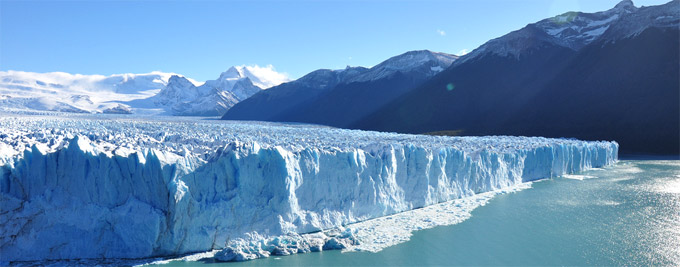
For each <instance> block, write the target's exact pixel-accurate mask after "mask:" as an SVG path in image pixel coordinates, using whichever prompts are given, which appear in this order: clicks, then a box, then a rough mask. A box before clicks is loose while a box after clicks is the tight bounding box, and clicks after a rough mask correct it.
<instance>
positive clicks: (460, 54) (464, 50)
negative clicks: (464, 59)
mask: <svg viewBox="0 0 680 267" xmlns="http://www.w3.org/2000/svg"><path fill="white" fill-rule="evenodd" d="M469 52H470V51H468V50H467V48H465V49H463V50H460V51H458V53H457V55H458V56H464V55H465V54H467V53H469Z"/></svg>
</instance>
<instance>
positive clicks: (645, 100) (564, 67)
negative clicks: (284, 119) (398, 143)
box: [351, 27, 680, 154]
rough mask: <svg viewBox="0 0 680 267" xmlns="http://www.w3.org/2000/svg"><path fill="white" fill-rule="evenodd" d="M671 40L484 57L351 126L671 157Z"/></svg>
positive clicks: (672, 36) (674, 34) (649, 36)
mask: <svg viewBox="0 0 680 267" xmlns="http://www.w3.org/2000/svg"><path fill="white" fill-rule="evenodd" d="M679 40H680V38H679V37H678V28H677V27H665V28H656V27H651V28H647V29H646V30H643V31H642V32H640V33H638V34H637V35H632V36H629V37H625V38H621V39H618V40H614V41H612V40H608V39H603V40H600V41H595V42H593V43H590V44H588V45H586V46H585V47H583V48H582V49H580V50H578V51H573V50H570V49H567V48H563V47H560V46H558V45H550V43H549V42H541V43H538V44H532V45H531V46H530V47H531V48H530V49H529V50H527V51H528V52H522V53H521V54H520V55H519V56H518V57H514V56H512V55H509V56H505V57H504V56H501V55H497V54H492V53H489V54H486V55H483V56H478V57H477V58H475V59H473V60H468V61H467V62H465V63H464V64H459V65H455V64H454V65H455V66H454V67H452V68H450V69H448V70H446V71H445V72H442V73H441V74H440V75H437V76H435V77H434V78H433V79H432V80H431V81H429V82H427V83H425V84H424V85H423V86H421V87H419V88H418V89H416V90H413V91H412V92H410V93H408V94H406V95H404V96H402V97H400V98H399V99H397V100H395V101H393V102H391V103H390V104H388V105H386V106H385V107H384V108H382V109H380V110H379V111H377V112H375V113H373V114H372V115H371V116H368V117H367V118H365V119H363V120H361V121H359V122H357V123H355V124H353V125H351V126H352V128H359V129H369V130H380V131H397V132H409V133H424V132H432V131H440V130H464V132H463V134H465V135H489V134H507V135H539V136H547V137H575V138H580V139H588V140H597V139H605V140H617V141H619V142H620V144H621V152H622V153H655V154H678V153H680V145H679V144H678V140H679V138H680V132H679V131H678V125H679V124H680V107H679V105H680V104H679V103H680V96H679V92H680V78H679V77H678V73H679V72H680V70H679V65H680V64H679V59H680V56H679V55H678V50H679V47H680V46H679ZM450 85H453V86H454V87H455V88H453V89H452V90H447V86H450Z"/></svg>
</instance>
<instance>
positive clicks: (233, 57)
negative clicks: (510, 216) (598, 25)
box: [0, 0, 669, 81]
mask: <svg viewBox="0 0 680 267" xmlns="http://www.w3.org/2000/svg"><path fill="white" fill-rule="evenodd" d="M618 2H620V1H617V0H602V1H584V0H561V1H539V0H513V1H501V2H498V1H490V0H485V1H474V2H465V1H451V2H442V1H419V2H416V1H379V2H363V1H350V2H336V1H332V2H322V3H319V2H309V1H266V2H255V3H252V2H243V1H230V2H210V1H200V2H169V3H165V2H155V1H144V2H127V1H120V2H115V1H113V2H89V1H84V2H83V1H66V2H43V1H29V2H20V1H0V32H2V34H1V35H0V70H1V71H9V70H13V71H24V72H39V73H45V72H66V73H71V74H83V75H94V74H97V75H104V76H109V75H113V74H125V73H136V74H139V73H151V72H155V71H159V72H165V73H177V74H181V75H184V76H185V77H188V78H192V79H194V80H196V81H206V80H212V79H216V78H217V77H218V76H219V74H220V73H222V72H224V71H226V70H227V69H228V68H229V67H231V66H243V65H245V66H255V65H256V66H260V67H267V66H272V68H273V69H274V70H275V71H277V72H280V73H284V74H286V75H287V76H288V78H289V79H293V80H294V79H297V78H300V77H301V76H303V75H305V74H307V73H309V72H311V71H314V70H316V69H342V68H345V66H363V67H371V66H374V65H376V64H378V63H380V62H382V61H384V60H386V59H388V58H390V57H392V56H396V55H399V54H402V53H405V52H407V51H412V50H430V51H435V52H443V53H448V54H455V55H461V54H465V53H467V52H470V51H472V50H474V49H475V48H477V47H479V46H480V45H482V44H483V43H485V42H486V41H488V40H490V39H493V38H496V37H500V36H502V35H504V34H507V33H509V32H511V31H514V30H517V29H520V28H522V27H524V26H526V25H527V24H529V23H534V22H536V21H539V20H541V19H545V18H549V17H553V16H556V15H559V14H563V13H565V12H568V11H580V12H587V13H592V12H598V11H604V10H608V9H611V8H612V7H614V6H615V5H616V4H617V3H618ZM633 2H634V4H635V6H637V7H640V6H651V5H659V4H664V3H667V2H669V1H668V0H637V1H633ZM328 10H333V12H332V14H331V13H330V12H328ZM404 10H406V11H404ZM253 14H259V15H260V16H253ZM490 17H491V18H492V19H489V18H490ZM499 22H500V23H499Z"/></svg>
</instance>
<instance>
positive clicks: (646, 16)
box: [455, 0, 680, 65]
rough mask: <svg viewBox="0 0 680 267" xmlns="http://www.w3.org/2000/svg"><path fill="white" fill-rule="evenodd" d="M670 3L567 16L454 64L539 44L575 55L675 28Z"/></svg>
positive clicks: (508, 37) (484, 47)
mask: <svg viewBox="0 0 680 267" xmlns="http://www.w3.org/2000/svg"><path fill="white" fill-rule="evenodd" d="M672 2H677V0H675V1H672ZM672 2H671V3H669V4H666V5H664V6H665V7H666V8H654V7H641V8H638V7H635V5H634V4H633V2H632V1H630V0H623V1H621V2H620V3H618V4H617V5H616V6H615V7H614V8H612V9H609V10H606V11H602V12H596V13H583V12H567V13H564V14H561V15H558V16H555V17H552V18H547V19H544V20H541V21H539V22H536V23H532V24H529V25H527V26H526V27H524V28H522V29H520V30H517V31H514V32H511V33H509V34H506V35H504V36H502V37H499V38H496V39H493V40H490V41H488V42H487V43H485V44H484V45H482V46H480V47H479V48H477V49H475V50H474V51H472V52H471V53H469V54H467V55H465V56H464V57H462V58H461V59H460V60H458V61H457V62H456V63H455V64H456V65H458V64H462V63H464V62H466V61H468V60H472V59H474V58H479V57H480V56H483V55H487V54H490V53H491V54H496V55H500V56H514V57H519V56H520V54H522V53H523V52H525V51H527V50H530V49H532V48H535V47H537V46H539V45H540V44H541V43H547V44H550V45H558V46H561V47H566V48H569V49H572V50H575V51H576V50H579V49H581V48H582V47H584V46H586V45H588V44H590V43H592V42H593V41H595V40H598V39H601V38H604V39H606V40H608V41H616V40H618V39H622V38H626V37H629V36H631V35H635V34H637V33H640V32H641V31H642V30H644V29H646V28H649V27H673V26H676V27H677V25H678V19H677V14H679V13H680V10H678V5H677V4H672ZM610 28H611V29H610Z"/></svg>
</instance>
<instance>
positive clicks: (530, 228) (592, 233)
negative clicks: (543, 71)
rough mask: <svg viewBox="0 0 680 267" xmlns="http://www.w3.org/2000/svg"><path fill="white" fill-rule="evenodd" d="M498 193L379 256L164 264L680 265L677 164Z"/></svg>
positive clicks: (650, 164) (624, 168)
mask: <svg viewBox="0 0 680 267" xmlns="http://www.w3.org/2000/svg"><path fill="white" fill-rule="evenodd" d="M568 177H569V178H564V177H560V178H555V179H547V180H543V181H540V182H535V183H533V185H532V188H530V189H526V190H522V191H519V192H514V193H508V194H503V195H498V196H496V197H494V198H493V199H492V200H491V201H489V203H488V204H487V205H485V206H482V207H479V208H477V209H475V210H474V211H473V212H472V217H471V218H470V219H468V220H466V221H464V222H462V223H459V224H456V225H450V226H440V227H436V228H432V229H428V230H422V231H418V232H415V233H414V235H413V236H412V237H411V240H410V241H408V242H406V243H402V244H399V245H395V246H392V247H389V248H386V249H384V250H382V251H380V252H378V253H370V252H346V253H342V252H340V251H324V252H319V253H308V254H296V255H292V256H283V257H270V258H266V259H258V260H253V261H248V262H235V263H221V262H220V263H218V262H212V261H211V260H202V261H195V262H184V261H173V262H170V263H169V264H163V265H159V266H167V267H170V266H196V265H205V266H233V267H236V266H291V265H298V266H300V265H302V266H353V265H363V266H365V265H411V266H422V265H633V266H639V265H656V266H658V265H669V266H680V161H678V160H644V161H640V160H634V161H633V160H622V161H620V162H619V163H618V164H617V165H616V166H612V167H609V168H606V169H597V170H590V171H587V172H584V173H581V175H580V176H568Z"/></svg>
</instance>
